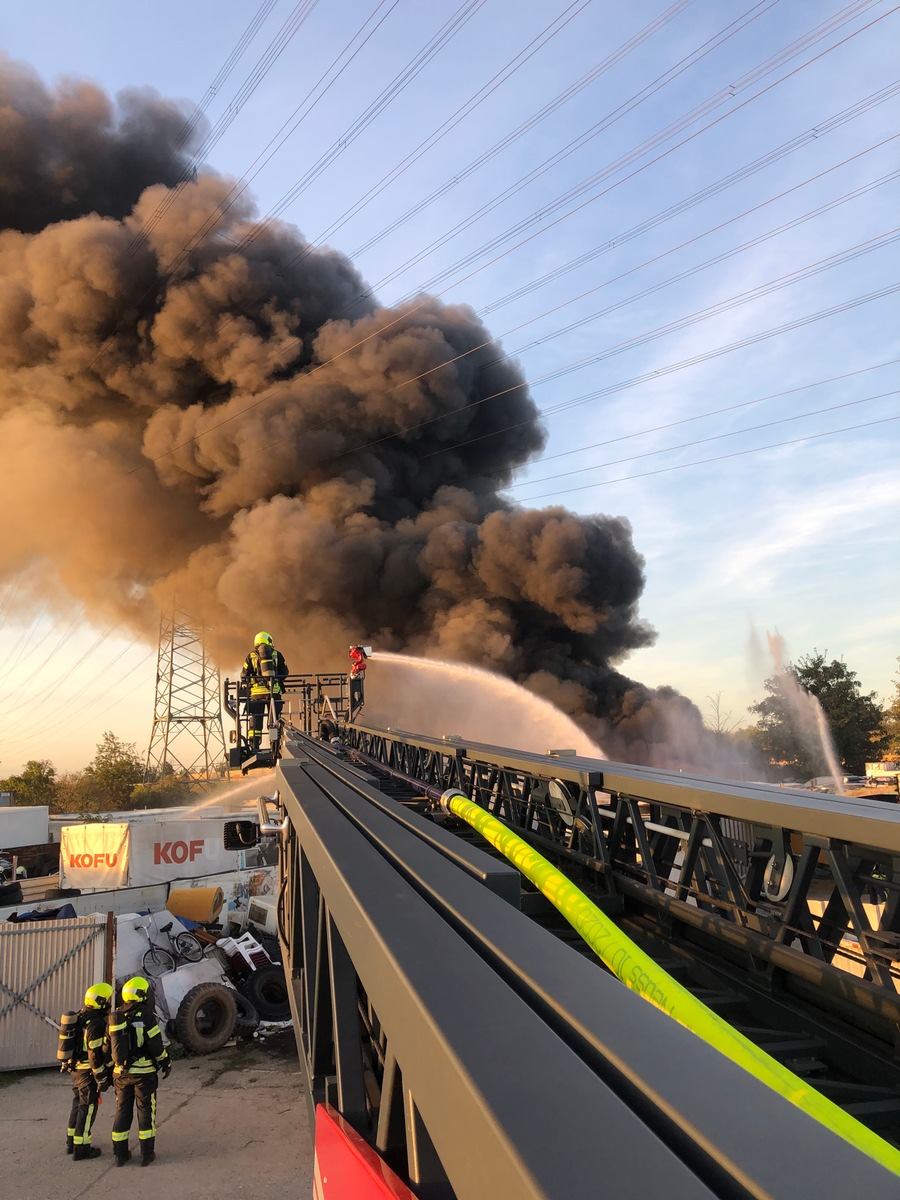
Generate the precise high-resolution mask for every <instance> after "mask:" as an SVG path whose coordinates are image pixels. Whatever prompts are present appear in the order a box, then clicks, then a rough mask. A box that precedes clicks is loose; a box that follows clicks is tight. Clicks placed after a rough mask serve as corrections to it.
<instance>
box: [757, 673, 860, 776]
mask: <svg viewBox="0 0 900 1200" xmlns="http://www.w3.org/2000/svg"><path fill="white" fill-rule="evenodd" d="M798 685H799V688H801V689H803V692H808V693H809V694H810V695H812V696H815V698H816V699H817V700H818V702H819V704H820V705H821V706H822V710H823V712H824V714H825V717H826V720H827V722H828V726H829V728H830V731H831V736H832V739H833V741H834V746H835V750H836V752H837V757H838V760H839V762H840V764H841V766H842V767H843V769H844V770H845V771H847V772H848V773H849V774H853V775H858V774H860V773H861V772H862V771H864V770H865V762H866V760H867V759H872V758H876V757H877V756H878V755H879V754H880V753H881V748H882V742H883V735H882V713H881V710H880V708H879V707H878V705H877V704H876V702H875V693H874V692H869V693H867V694H864V693H863V692H862V689H861V685H860V682H859V680H858V678H857V676H856V673H855V672H854V671H851V670H850V669H849V667H848V666H847V664H846V663H845V662H844V661H843V659H832V661H831V662H827V661H826V656H825V654H820V653H819V652H818V651H815V652H813V653H812V654H808V655H806V656H805V657H804V658H800V659H798V660H797V663H796V665H795V666H794V665H792V664H790V663H789V664H788V665H787V666H786V667H785V670H784V671H783V672H781V673H779V674H778V675H774V676H772V677H771V678H770V679H767V680H766V681H765V689H766V691H767V692H768V695H767V696H766V697H765V698H764V699H763V700H760V701H759V703H757V704H752V705H751V706H750V711H751V712H755V713H757V714H758V716H759V721H758V724H757V737H756V741H757V745H758V746H759V748H760V749H761V750H762V752H763V753H764V754H765V755H766V757H767V758H768V759H769V761H770V762H773V763H780V764H782V765H784V766H786V767H788V768H789V769H790V770H791V771H793V772H795V773H796V774H797V775H799V776H800V777H801V778H805V777H808V776H809V775H812V774H815V773H816V769H817V768H819V770H820V771H821V769H822V768H823V755H822V752H821V750H820V749H819V746H818V745H817V742H818V737H817V731H816V728H815V716H814V712H813V710H812V709H811V708H809V707H805V706H804V704H803V693H802V692H799V691H798Z"/></svg>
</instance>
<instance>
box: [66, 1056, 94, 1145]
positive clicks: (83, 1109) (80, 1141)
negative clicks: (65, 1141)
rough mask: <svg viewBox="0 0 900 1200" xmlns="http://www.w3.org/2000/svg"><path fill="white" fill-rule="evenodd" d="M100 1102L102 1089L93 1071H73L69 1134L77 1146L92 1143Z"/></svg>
mask: <svg viewBox="0 0 900 1200" xmlns="http://www.w3.org/2000/svg"><path fill="white" fill-rule="evenodd" d="M99 1103H100V1089H99V1088H98V1087H97V1080H96V1079H95V1078H94V1074H93V1072H92V1071H73V1072H72V1111H71V1112H70V1113H69V1128H68V1130H67V1131H66V1132H67V1135H68V1136H69V1137H70V1138H71V1139H72V1144H73V1145H75V1146H89V1145H90V1144H91V1129H92V1128H93V1125H94V1119H95V1118H96V1116H97V1108H98V1106H99Z"/></svg>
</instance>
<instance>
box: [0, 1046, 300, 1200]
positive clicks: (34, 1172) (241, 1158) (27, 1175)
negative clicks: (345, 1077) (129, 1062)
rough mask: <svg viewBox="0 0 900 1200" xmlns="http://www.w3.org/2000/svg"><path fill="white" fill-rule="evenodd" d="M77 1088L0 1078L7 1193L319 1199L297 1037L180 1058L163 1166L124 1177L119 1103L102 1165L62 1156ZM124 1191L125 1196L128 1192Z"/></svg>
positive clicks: (163, 1118)
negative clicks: (116, 1134) (115, 1139)
mask: <svg viewBox="0 0 900 1200" xmlns="http://www.w3.org/2000/svg"><path fill="white" fill-rule="evenodd" d="M71 1099H72V1089H71V1087H70V1085H69V1082H68V1076H66V1075H60V1074H59V1072H58V1071H56V1070H55V1069H50V1070H37V1071H22V1072H18V1073H16V1074H0V1146H2V1147H3V1150H2V1155H0V1157H2V1162H3V1172H2V1176H3V1194H4V1195H8V1196H10V1197H15V1200H48V1197H53V1200H80V1198H81V1197H87V1196H89V1197H90V1200H112V1198H113V1197H116V1200H120V1198H121V1197H122V1196H123V1194H127V1195H132V1196H133V1195H134V1194H135V1189H136V1188H143V1189H146V1188H149V1194H162V1195H164V1196H165V1197H166V1198H167V1200H182V1198H184V1200H188V1198H190V1200H223V1197H229V1198H230V1197H237V1198H239V1200H284V1198H285V1197H288V1196H290V1197H292V1198H298V1200H302V1198H304V1197H311V1196H312V1162H313V1153H312V1140H311V1138H310V1133H309V1126H308V1121H307V1116H306V1101H305V1097H304V1094H303V1089H302V1084H301V1075H300V1068H299V1064H298V1062H297V1056H296V1051H295V1050H294V1045H293V1032H292V1031H291V1030H290V1029H286V1030H284V1031H282V1032H280V1033H278V1034H277V1035H276V1036H274V1037H271V1038H270V1039H268V1040H267V1041H264V1042H252V1043H247V1042H241V1043H238V1044H237V1045H235V1046H228V1047H226V1048H225V1049H224V1050H220V1051H218V1052H217V1053H216V1054H211V1055H208V1056H206V1057H202V1058H201V1057H196V1058H195V1057H187V1058H180V1059H177V1060H176V1061H175V1062H174V1064H173V1067H172V1073H171V1075H170V1076H169V1078H168V1079H166V1080H160V1086H159V1093H158V1101H157V1103H158V1108H157V1135H156V1161H155V1162H154V1163H153V1164H151V1165H150V1166H149V1167H146V1168H142V1167H141V1166H140V1155H139V1153H138V1139H137V1126H136V1121H135V1124H134V1125H133V1126H132V1133H131V1138H130V1143H129V1144H130V1146H131V1150H132V1154H133V1158H132V1160H131V1162H129V1163H127V1164H126V1165H125V1166H124V1167H116V1166H115V1162H114V1159H113V1154H112V1142H111V1139H110V1130H111V1128H112V1117H113V1112H114V1110H115V1101H114V1094H113V1092H112V1091H108V1092H106V1093H105V1095H104V1096H103V1104H102V1106H101V1109H100V1114H99V1116H98V1118H97V1121H96V1122H95V1125H94V1132H93V1144H94V1145H95V1146H99V1147H100V1148H101V1149H102V1151H103V1154H102V1157H100V1158H97V1159H91V1160H88V1161H86V1162H78V1163H76V1162H74V1161H73V1160H72V1157H71V1156H69V1155H67V1154H66V1153H65V1141H66V1125H67V1123H68V1117H69V1106H70V1104H71ZM125 1189H127V1192H126V1191H125Z"/></svg>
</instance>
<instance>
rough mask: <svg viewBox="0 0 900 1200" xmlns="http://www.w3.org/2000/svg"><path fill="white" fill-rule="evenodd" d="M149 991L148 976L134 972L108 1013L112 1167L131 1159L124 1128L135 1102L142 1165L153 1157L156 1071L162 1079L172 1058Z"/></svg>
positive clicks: (132, 1113) (127, 1127)
mask: <svg viewBox="0 0 900 1200" xmlns="http://www.w3.org/2000/svg"><path fill="white" fill-rule="evenodd" d="M149 991H150V984H149V983H148V982H147V980H146V979H144V978H143V977H142V976H140V975H135V976H134V978H133V979H129V980H128V982H127V983H126V984H124V985H123V986H122V1007H121V1008H118V1009H114V1010H113V1011H112V1012H111V1013H110V1014H109V1040H110V1048H111V1051H112V1059H113V1062H114V1064H115V1066H114V1067H113V1084H114V1086H115V1089H116V1115H115V1117H114V1118H113V1128H112V1143H113V1153H114V1154H115V1156H116V1166H117V1167H123V1166H124V1165H125V1163H127V1162H128V1160H129V1159H130V1158H131V1151H130V1150H129V1148H128V1133H129V1130H130V1129H131V1121H132V1118H133V1116H134V1106H135V1102H137V1119H138V1139H139V1141H140V1146H141V1166H142V1167H148V1166H149V1165H150V1163H152V1162H153V1160H154V1158H156V1090H157V1088H158V1086H159V1074H160V1072H162V1077H163V1079H167V1078H168V1075H169V1072H170V1071H171V1069H172V1062H171V1059H170V1058H169V1052H168V1051H167V1050H166V1048H165V1046H164V1045H163V1040H162V1034H161V1033H160V1031H159V1024H158V1023H157V1020H156V1013H155V1012H154V1011H153V1005H152V1004H151V1003H150V1002H149V1001H148V998H147V997H148V993H149Z"/></svg>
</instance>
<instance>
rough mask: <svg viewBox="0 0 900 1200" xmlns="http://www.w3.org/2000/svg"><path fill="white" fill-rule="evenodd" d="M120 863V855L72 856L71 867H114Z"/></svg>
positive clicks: (70, 857)
mask: <svg viewBox="0 0 900 1200" xmlns="http://www.w3.org/2000/svg"><path fill="white" fill-rule="evenodd" d="M118 861H119V856H118V854H70V855H69V866H70V867H104V866H106V867H114V866H115V865H116V863H117V862H118Z"/></svg>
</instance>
